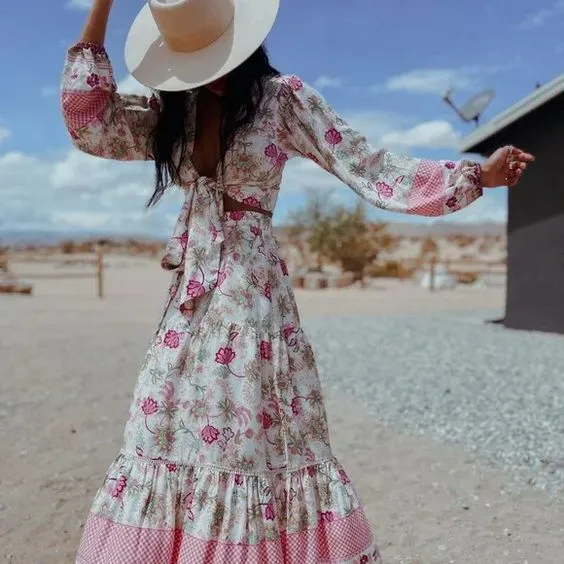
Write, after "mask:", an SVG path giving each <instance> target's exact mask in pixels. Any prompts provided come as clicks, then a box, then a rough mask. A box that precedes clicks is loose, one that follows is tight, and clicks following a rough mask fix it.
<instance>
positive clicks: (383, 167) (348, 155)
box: [279, 76, 532, 216]
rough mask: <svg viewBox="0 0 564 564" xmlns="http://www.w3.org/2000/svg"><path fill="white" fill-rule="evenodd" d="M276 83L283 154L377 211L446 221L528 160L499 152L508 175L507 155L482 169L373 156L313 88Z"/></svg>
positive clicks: (289, 80)
mask: <svg viewBox="0 0 564 564" xmlns="http://www.w3.org/2000/svg"><path fill="white" fill-rule="evenodd" d="M281 81H282V84H281V88H280V94H279V101H280V108H279V111H280V112H281V113H280V115H281V130H280V131H279V137H280V143H281V144H282V146H283V147H284V149H285V150H286V151H288V153H289V154H290V155H291V154H294V155H295V154H297V155H300V156H302V157H306V158H309V159H311V160H313V161H315V162H316V163H318V164H319V165H320V166H321V167H323V168H324V169H325V170H327V171H328V172H331V173H332V174H334V175H335V176H337V177H338V178H339V179H340V180H341V181H343V182H344V183H345V184H347V185H348V186H349V187H350V188H352V189H353V190H354V191H355V192H356V193H357V194H358V195H359V196H361V197H362V198H364V199H365V200H367V201H368V202H370V203H371V204H373V205H375V206H378V207H380V208H383V209H387V210H390V211H396V212H403V213H408V214H414V215H421V216H440V215H446V214H449V213H452V212H455V211H457V210H460V209H462V208H464V207H466V206H467V205H469V204H470V203H472V202H473V201H475V200H476V199H478V198H479V197H480V196H481V195H482V192H483V186H495V185H498V184H504V182H503V180H504V179H506V180H507V184H510V183H512V182H513V181H514V180H515V181H516V180H517V179H518V176H520V174H521V173H522V171H523V170H524V168H525V164H526V162H529V161H530V160H532V157H531V156H530V155H526V154H525V153H522V152H521V151H519V150H517V149H511V150H510V149H509V148H507V149H504V151H506V153H507V155H513V156H514V159H515V160H514V161H513V162H514V166H513V168H511V170H509V168H507V170H505V169H506V166H505V162H502V161H503V160H504V159H506V158H507V155H505V153H500V152H498V153H496V157H495V159H494V160H493V161H492V162H490V163H488V165H487V167H486V168H484V169H483V168H482V167H481V166H480V165H479V164H478V163H476V162H473V161H470V160H463V161H459V162H453V161H432V160H423V159H417V158H412V157H407V156H403V155H397V154H394V153H391V152H389V151H386V150H376V149H374V148H373V147H371V146H370V145H369V144H368V142H367V140H366V138H365V137H364V136H363V135H362V134H360V133H358V132H357V131H355V130H353V129H352V128H351V127H350V126H349V125H348V124H347V123H346V122H345V121H344V120H343V119H342V118H341V117H340V116H338V115H337V114H336V113H335V111H334V110H333V109H332V108H331V107H330V106H329V105H328V104H327V103H326V101H325V100H324V99H323V98H322V97H321V95H320V94H319V93H318V92H316V91H315V90H314V89H313V88H311V87H310V86H308V85H307V84H305V83H304V82H303V81H301V80H300V79H299V78H297V77H294V76H288V77H283V78H282V79H281ZM512 158H513V157H512ZM509 175H511V178H509ZM506 177H507V178H506Z"/></svg>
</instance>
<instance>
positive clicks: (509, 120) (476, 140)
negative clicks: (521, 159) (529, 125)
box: [458, 74, 564, 153]
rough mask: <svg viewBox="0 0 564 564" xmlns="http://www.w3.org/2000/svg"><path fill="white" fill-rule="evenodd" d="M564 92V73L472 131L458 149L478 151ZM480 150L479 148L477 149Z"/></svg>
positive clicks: (463, 151)
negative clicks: (502, 132)
mask: <svg viewBox="0 0 564 564" xmlns="http://www.w3.org/2000/svg"><path fill="white" fill-rule="evenodd" d="M563 92H564V74H562V75H560V76H558V77H556V78H555V79H554V80H552V81H551V82H548V83H547V84H545V85H543V86H541V87H540V88H537V89H536V90H535V91H534V92H532V93H531V94H529V95H528V96H526V97H525V98H522V99H521V100H519V101H518V102H517V103H515V104H514V105H513V106H511V107H510V108H508V109H507V110H505V111H504V112H502V113H501V114H499V115H497V116H496V117H494V118H492V119H491V120H490V121H488V122H486V123H485V124H484V125H481V126H480V127H477V128H476V129H475V130H474V131H472V133H469V134H468V135H467V136H466V137H464V138H463V139H462V140H461V141H460V143H459V144H458V150H459V151H460V152H461V153H471V152H476V148H477V147H479V146H480V145H481V144H482V143H484V141H487V140H488V139H489V138H491V137H493V136H494V135H497V134H498V133H500V132H501V131H502V130H503V129H505V128H506V127H508V126H510V125H511V124H513V123H515V122H516V121H518V120H520V119H521V118H523V117H524V116H526V115H527V114H529V113H530V112H532V111H533V110H535V109H537V108H539V107H540V106H542V105H543V104H546V103H547V102H549V101H550V100H552V99H553V98H555V97H556V96H558V95H559V94H562V93H563ZM477 152H478V153H479V152H480V151H479V150H478V151H477Z"/></svg>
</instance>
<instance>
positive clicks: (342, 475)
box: [339, 468, 351, 484]
mask: <svg viewBox="0 0 564 564" xmlns="http://www.w3.org/2000/svg"><path fill="white" fill-rule="evenodd" d="M339 479H340V480H341V482H342V483H343V484H350V483H351V481H350V479H349V477H348V476H347V473H346V472H345V471H344V470H343V469H342V468H341V469H340V470H339Z"/></svg>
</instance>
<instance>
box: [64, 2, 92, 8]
mask: <svg viewBox="0 0 564 564" xmlns="http://www.w3.org/2000/svg"><path fill="white" fill-rule="evenodd" d="M66 6H67V8H70V9H74V10H89V9H90V8H92V0H68V2H67V4H66Z"/></svg>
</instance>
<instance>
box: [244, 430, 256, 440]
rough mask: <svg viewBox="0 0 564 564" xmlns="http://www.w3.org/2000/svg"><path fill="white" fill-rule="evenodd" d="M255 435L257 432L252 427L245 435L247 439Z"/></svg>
mask: <svg viewBox="0 0 564 564" xmlns="http://www.w3.org/2000/svg"><path fill="white" fill-rule="evenodd" d="M254 436H255V432H254V431H253V430H252V429H247V430H246V431H245V437H246V438H247V439H252V438H253V437H254Z"/></svg>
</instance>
